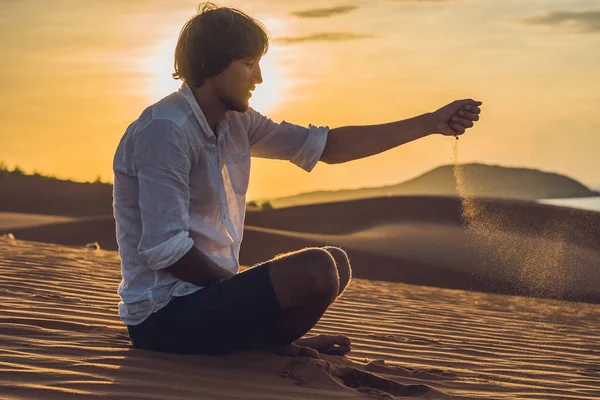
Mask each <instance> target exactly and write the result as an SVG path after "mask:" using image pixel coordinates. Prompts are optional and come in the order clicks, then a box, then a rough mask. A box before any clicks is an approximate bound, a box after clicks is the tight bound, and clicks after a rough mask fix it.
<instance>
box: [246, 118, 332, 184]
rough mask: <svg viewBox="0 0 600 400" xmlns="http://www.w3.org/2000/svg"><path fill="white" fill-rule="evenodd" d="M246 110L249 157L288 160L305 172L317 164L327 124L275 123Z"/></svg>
mask: <svg viewBox="0 0 600 400" xmlns="http://www.w3.org/2000/svg"><path fill="white" fill-rule="evenodd" d="M247 113H248V115H249V117H250V119H249V121H250V126H249V129H248V139H249V141H250V148H251V152H252V156H254V157H262V158H274V159H278V160H289V161H291V162H292V163H294V164H296V165H297V166H299V167H300V168H302V169H304V170H306V171H309V172H310V171H311V170H312V169H313V168H314V167H315V165H317V162H318V161H319V159H320V158H321V155H322V154H323V150H324V149H325V144H326V143H327V134H328V133H329V127H326V126H314V125H309V126H308V128H306V127H303V126H299V125H294V124H290V123H288V122H285V121H283V122H281V123H276V122H273V121H272V120H271V119H270V118H267V117H265V116H263V115H262V114H260V113H259V112H257V111H255V110H253V109H251V108H250V109H248V111H247Z"/></svg>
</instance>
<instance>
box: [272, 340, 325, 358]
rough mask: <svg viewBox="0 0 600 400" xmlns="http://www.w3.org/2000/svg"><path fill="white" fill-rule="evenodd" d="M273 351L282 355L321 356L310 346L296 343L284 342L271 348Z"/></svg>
mask: <svg viewBox="0 0 600 400" xmlns="http://www.w3.org/2000/svg"><path fill="white" fill-rule="evenodd" d="M271 350H272V351H273V353H275V354H279V355H280V356H284V357H310V358H321V357H319V352H318V351H317V350H315V349H311V348H310V347H306V346H301V345H297V344H293V343H290V344H284V345H281V346H276V347H273V348H272V349H271Z"/></svg>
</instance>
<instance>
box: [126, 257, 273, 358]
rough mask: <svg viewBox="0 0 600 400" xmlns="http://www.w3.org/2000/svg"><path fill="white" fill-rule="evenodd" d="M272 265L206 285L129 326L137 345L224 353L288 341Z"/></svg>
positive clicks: (158, 349) (164, 349)
mask: <svg viewBox="0 0 600 400" xmlns="http://www.w3.org/2000/svg"><path fill="white" fill-rule="evenodd" d="M283 314H284V313H283V310H282V309H281V307H280V306H279V302H278V301H277V297H276V296H275V291H274V290H273V284H272V283H271V277H270V275H269V264H268V263H263V264H259V265H256V266H255V267H253V268H250V269H248V270H246V271H244V272H241V273H239V274H237V275H235V276H234V277H232V278H230V279H227V280H222V281H219V282H216V283H213V284H211V285H209V286H205V287H204V288H202V289H200V290H199V291H197V292H195V293H192V294H190V295H187V296H182V297H173V298H172V299H171V301H170V302H169V304H168V305H167V306H166V307H164V308H162V309H160V310H158V311H157V312H155V313H154V314H152V315H151V316H150V317H148V318H147V319H146V320H145V321H144V322H142V323H141V324H139V325H134V326H127V329H128V330H129V337H130V338H131V340H132V342H133V346H134V347H136V348H142V349H147V350H155V351H163V352H169V353H179V354H223V353H229V352H232V351H236V350H244V349H252V348H265V347H268V346H271V345H276V344H282V341H281V339H280V338H279V337H278V335H277V327H278V325H279V324H280V322H281V320H282V318H283Z"/></svg>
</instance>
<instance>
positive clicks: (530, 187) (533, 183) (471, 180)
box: [270, 164, 600, 207]
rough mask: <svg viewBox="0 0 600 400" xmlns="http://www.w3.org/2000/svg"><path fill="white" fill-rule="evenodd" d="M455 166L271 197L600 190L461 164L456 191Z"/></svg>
mask: <svg viewBox="0 0 600 400" xmlns="http://www.w3.org/2000/svg"><path fill="white" fill-rule="evenodd" d="M454 170H455V166H453V165H444V166H441V167H438V168H435V169H433V170H431V171H429V172H426V173H424V174H423V175H420V176H418V177H416V178H414V179H411V180H408V181H406V182H402V183H399V184H396V185H390V186H382V187H370V188H362V189H352V190H336V191H318V192H310V193H303V194H299V195H296V196H289V197H282V198H277V199H272V200H270V202H271V204H272V205H273V206H274V207H288V206H294V205H300V204H314V203H323V202H332V201H343V200H352V199H360V198H368V197H388V196H406V195H433V196H457V195H459V194H460V195H462V196H474V197H495V198H506V199H519V200H537V199H554V198H572V197H590V196H598V195H600V193H598V192H596V191H593V190H590V189H588V188H587V187H586V186H584V185H582V184H581V183H579V182H577V181H576V180H574V179H571V178H569V177H567V176H564V175H560V174H555V173H549V172H542V171H540V170H537V169H528V168H509V167H501V166H495V165H485V164H462V165H460V167H458V170H457V171H459V173H460V174H459V176H460V181H461V185H460V188H459V190H460V193H458V192H457V187H458V185H457V182H456V176H455V171H454Z"/></svg>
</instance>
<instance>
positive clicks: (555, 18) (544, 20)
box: [523, 11, 600, 33]
mask: <svg viewBox="0 0 600 400" xmlns="http://www.w3.org/2000/svg"><path fill="white" fill-rule="evenodd" d="M523 22H525V23H526V24H529V25H549V26H558V25H560V26H562V25H567V26H573V27H576V28H577V29H578V30H579V31H581V32H585V33H595V32H600V11H552V12H549V13H546V14H544V15H538V16H534V17H530V18H526V19H525V20H523Z"/></svg>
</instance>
